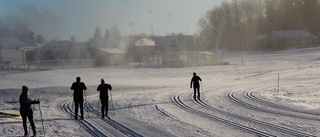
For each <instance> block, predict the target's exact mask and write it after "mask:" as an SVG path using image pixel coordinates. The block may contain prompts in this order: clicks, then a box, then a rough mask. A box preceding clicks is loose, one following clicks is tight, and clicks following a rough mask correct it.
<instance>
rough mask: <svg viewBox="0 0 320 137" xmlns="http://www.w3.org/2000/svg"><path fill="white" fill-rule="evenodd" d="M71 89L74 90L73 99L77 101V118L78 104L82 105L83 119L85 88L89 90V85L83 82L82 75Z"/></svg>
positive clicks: (76, 116)
mask: <svg viewBox="0 0 320 137" xmlns="http://www.w3.org/2000/svg"><path fill="white" fill-rule="evenodd" d="M71 90H73V91H74V92H73V101H74V103H75V111H74V115H75V119H78V106H79V105H80V113H81V119H82V120H83V90H87V87H86V85H85V84H84V83H83V82H81V79H80V77H77V78H76V82H74V83H73V84H72V86H71Z"/></svg>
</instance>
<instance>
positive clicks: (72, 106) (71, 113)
mask: <svg viewBox="0 0 320 137" xmlns="http://www.w3.org/2000/svg"><path fill="white" fill-rule="evenodd" d="M74 105H75V104H74V101H73V102H72V112H71V118H72V113H74V111H73V106H74Z"/></svg>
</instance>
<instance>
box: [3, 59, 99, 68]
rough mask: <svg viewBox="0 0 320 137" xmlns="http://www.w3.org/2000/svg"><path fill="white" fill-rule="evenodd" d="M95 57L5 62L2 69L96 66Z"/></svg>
mask: <svg viewBox="0 0 320 137" xmlns="http://www.w3.org/2000/svg"><path fill="white" fill-rule="evenodd" d="M95 66H96V60H95V59H59V60H44V61H34V62H26V63H23V64H11V63H3V64H1V66H0V69H1V70H30V69H31V70H35V69H37V70H46V69H67V68H85V67H95Z"/></svg>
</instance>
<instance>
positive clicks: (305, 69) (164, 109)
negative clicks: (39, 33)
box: [0, 47, 320, 137]
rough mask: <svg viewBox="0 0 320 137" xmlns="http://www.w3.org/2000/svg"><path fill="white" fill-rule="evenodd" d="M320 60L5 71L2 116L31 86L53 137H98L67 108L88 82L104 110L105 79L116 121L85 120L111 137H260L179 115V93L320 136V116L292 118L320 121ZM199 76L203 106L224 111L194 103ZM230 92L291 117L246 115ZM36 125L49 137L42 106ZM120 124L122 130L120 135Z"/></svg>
mask: <svg viewBox="0 0 320 137" xmlns="http://www.w3.org/2000/svg"><path fill="white" fill-rule="evenodd" d="M319 52H320V47H313V48H307V49H290V50H286V51H275V52H273V51H264V52H261V51H259V52H257V51H252V52H246V53H245V56H244V63H245V65H239V64H241V63H240V62H241V55H242V53H240V52H225V53H224V55H223V56H224V57H225V58H224V59H223V61H225V62H229V64H231V65H226V66H209V67H189V68H136V67H130V68H126V67H104V68H79V69H60V70H47V71H21V72H17V71H12V72H6V71H4V70H2V71H0V112H6V113H14V114H19V101H18V99H19V95H20V93H21V87H22V85H26V86H28V87H29V90H30V94H31V98H32V99H38V98H39V99H40V100H41V111H42V114H43V115H42V116H43V122H44V129H45V135H46V136H54V137H56V136H92V135H91V134H90V133H89V132H87V130H85V127H84V126H83V125H80V124H79V123H77V122H76V121H75V120H73V118H71V115H70V114H69V113H66V112H65V111H63V110H62V108H61V106H62V104H64V103H67V102H68V101H69V102H70V101H72V93H73V91H71V90H70V86H71V84H72V83H73V82H74V81H75V78H76V77H77V76H80V77H81V80H82V81H83V82H84V83H85V84H86V85H87V87H88V90H86V91H85V92H86V99H87V101H88V102H89V103H90V102H91V104H92V105H93V107H94V108H95V109H96V110H97V108H98V101H99V99H98V92H97V91H96V88H97V86H98V85H99V83H100V79H101V78H104V79H105V81H106V83H110V84H111V85H112V86H113V90H112V102H113V105H114V108H115V110H114V113H115V115H113V111H112V110H110V111H109V116H110V117H111V119H112V121H111V120H109V122H110V123H106V122H104V121H103V120H101V119H100V116H99V115H97V114H96V113H94V111H93V110H90V112H89V118H88V112H87V111H85V120H86V121H87V122H88V123H91V124H92V125H93V126H94V127H95V128H97V129H99V130H100V131H101V132H102V133H103V134H104V135H106V136H130V135H128V134H126V133H124V132H123V130H124V129H125V128H127V129H126V130H129V134H130V133H131V135H132V136H219V137H234V136H241V137H242V136H258V135H256V134H254V133H250V132H246V131H242V130H239V129H237V128H235V127H233V126H230V125H229V124H225V123H223V122H221V121H218V120H215V119H213V118H208V117H206V116H204V115H201V114H199V113H194V112H191V111H188V110H186V109H183V108H182V107H179V106H178V105H177V104H175V103H174V102H173V98H174V96H175V95H177V94H179V93H181V95H180V98H181V100H182V102H183V103H185V104H186V105H188V106H190V107H191V108H193V109H196V110H199V111H201V112H203V114H205V115H208V116H209V117H212V116H215V117H219V118H222V119H225V120H229V121H232V122H235V123H238V124H241V125H243V126H247V127H250V128H252V129H256V130H258V131H262V132H266V133H270V134H272V135H276V136H296V135H292V134H290V133H284V132H282V131H278V130H277V129H274V128H270V127H268V126H265V125H263V124H259V123H255V122H252V121H250V120H246V119H243V118H239V117H238V116H245V117H246V118H252V119H255V120H259V121H263V122H267V123H271V124H274V125H281V126H283V127H286V128H290V129H294V130H297V131H299V132H303V133H306V134H310V135H314V136H320V124H319V119H320V116H317V115H310V114H302V113H299V112H294V111H291V110H289V108H293V109H297V110H299V111H304V112H312V113H316V114H320V112H319V109H320V100H319V97H320V91H319V88H320V54H319ZM193 72H197V74H198V75H199V76H200V77H201V78H202V80H203V81H202V86H203V87H202V88H201V98H202V101H203V102H205V103H206V104H208V105H209V106H212V107H214V108H216V109H218V110H221V111H218V110H210V109H208V108H205V107H202V106H200V105H197V104H196V102H194V101H193V100H192V99H191V96H192V93H193V90H192V89H190V80H191V77H192V73H193ZM278 74H279V91H278ZM229 92H233V93H234V95H235V97H237V98H238V99H240V100H243V101H245V102H247V103H250V104H252V105H255V106H257V107H261V108H263V109H265V110H272V111H276V112H281V113H285V114H284V115H282V114H281V113H279V114H277V113H269V112H265V111H260V110H255V109H249V108H246V107H244V106H241V105H239V104H237V103H235V102H233V101H230V100H229V99H228V98H227V96H226V95H227V93H229ZM246 92H252V93H253V95H255V96H256V97H258V98H260V99H263V100H268V101H270V102H273V103H276V104H280V105H282V106H286V108H288V109H279V108H275V107H270V106H266V105H263V104H260V103H261V102H254V101H252V100H249V99H247V98H245V97H244V93H246ZM110 108H112V107H110ZM224 112H228V113H224ZM286 114H287V115H286ZM290 115H297V116H301V117H295V116H290ZM306 117H307V118H306ZM34 119H35V124H36V127H37V131H38V134H39V135H41V136H43V128H42V124H41V119H40V112H39V106H38V105H36V106H35V110H34ZM107 121H108V120H107ZM112 124H120V125H121V126H118V127H115V126H112ZM28 126H29V125H28ZM133 133H135V135H133ZM22 135H23V127H22V120H21V119H8V118H0V136H22Z"/></svg>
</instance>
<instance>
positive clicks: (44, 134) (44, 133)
mask: <svg viewBox="0 0 320 137" xmlns="http://www.w3.org/2000/svg"><path fill="white" fill-rule="evenodd" d="M39 110H40V116H41V123H42V130H43V136H46V132H45V130H44V125H43V119H42V112H41V107H40V102H39Z"/></svg>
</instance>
